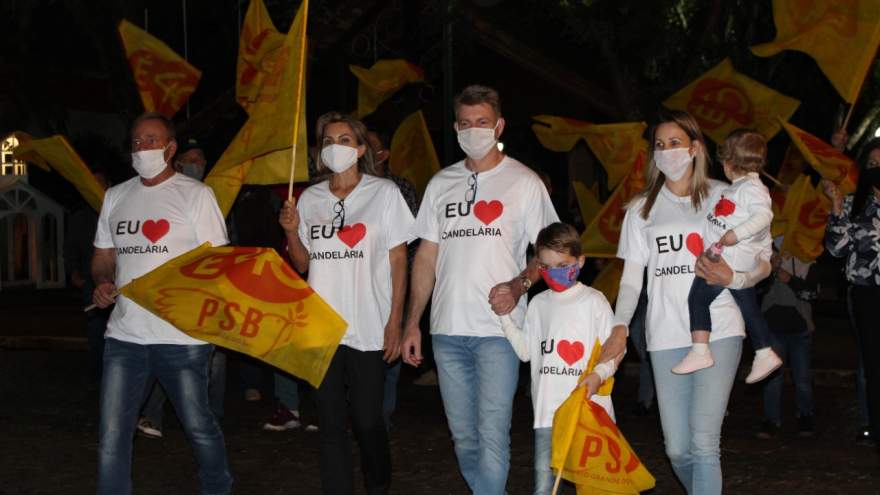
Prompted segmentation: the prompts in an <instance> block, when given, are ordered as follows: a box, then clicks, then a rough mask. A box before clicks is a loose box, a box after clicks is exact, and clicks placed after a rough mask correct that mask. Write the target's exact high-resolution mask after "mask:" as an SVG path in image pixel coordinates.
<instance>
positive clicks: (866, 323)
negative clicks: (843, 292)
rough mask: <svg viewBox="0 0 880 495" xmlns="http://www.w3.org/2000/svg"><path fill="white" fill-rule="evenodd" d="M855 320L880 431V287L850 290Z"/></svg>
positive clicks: (873, 413)
mask: <svg viewBox="0 0 880 495" xmlns="http://www.w3.org/2000/svg"><path fill="white" fill-rule="evenodd" d="M849 297H850V303H851V307H852V314H853V321H854V323H855V325H856V331H857V332H858V334H859V350H860V351H861V354H862V363H864V366H865V390H866V391H867V396H868V416H869V418H870V420H871V429H872V431H874V432H877V431H880V334H878V332H877V304H878V302H880V287H862V286H858V285H854V286H852V287H851V288H850V290H849Z"/></svg>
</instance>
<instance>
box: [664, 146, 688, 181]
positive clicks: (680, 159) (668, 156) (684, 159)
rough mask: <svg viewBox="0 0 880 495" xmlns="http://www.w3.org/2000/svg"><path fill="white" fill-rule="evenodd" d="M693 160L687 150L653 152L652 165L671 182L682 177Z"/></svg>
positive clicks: (675, 149) (676, 149)
mask: <svg viewBox="0 0 880 495" xmlns="http://www.w3.org/2000/svg"><path fill="white" fill-rule="evenodd" d="M693 159H694V157H692V156H691V152H690V150H688V149H687V148H674V149H671V150H660V151H654V164H655V165H657V168H659V169H660V171H661V172H663V175H665V176H666V178H667V179H669V180H671V181H672V182H675V181H677V180H678V179H681V178H682V177H684V174H685V173H686V172H687V170H688V167H689V166H690V164H691V162H693Z"/></svg>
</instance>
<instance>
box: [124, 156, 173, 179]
mask: <svg viewBox="0 0 880 495" xmlns="http://www.w3.org/2000/svg"><path fill="white" fill-rule="evenodd" d="M131 166H132V167H134V170H135V171H136V172H137V173H138V175H140V176H141V177H142V178H144V179H152V178H153V177H155V176H157V175H159V174H161V173H162V171H163V170H165V167H167V166H168V164H167V163H165V148H161V149H158V150H143V151H135V152H134V153H132V154H131Z"/></svg>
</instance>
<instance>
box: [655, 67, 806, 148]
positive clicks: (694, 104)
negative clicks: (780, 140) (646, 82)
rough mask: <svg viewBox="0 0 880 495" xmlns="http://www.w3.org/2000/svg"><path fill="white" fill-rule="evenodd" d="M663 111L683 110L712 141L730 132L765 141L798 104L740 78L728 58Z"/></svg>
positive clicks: (672, 99)
mask: <svg viewBox="0 0 880 495" xmlns="http://www.w3.org/2000/svg"><path fill="white" fill-rule="evenodd" d="M663 105H664V106H666V107H667V108H674V109H677V110H684V111H686V112H688V113H690V114H691V115H693V116H694V118H695V119H696V120H697V123H699V124H700V128H702V129H703V132H705V133H706V135H708V136H709V137H710V138H712V140H713V141H715V142H716V143H718V144H722V143H724V139H725V138H726V137H727V135H728V134H730V133H731V132H732V131H734V130H736V129H739V128H743V127H744V128H748V129H754V130H756V131H758V132H759V133H761V135H763V136H764V137H765V138H767V139H768V140H769V139H770V138H772V137H773V136H775V135H776V133H777V132H779V121H778V120H777V118H779V119H781V120H788V119H789V118H790V117H791V116H792V114H794V111H795V110H797V107H798V105H800V101H798V100H795V99H794V98H791V97H789V96H786V95H784V94H782V93H780V92H778V91H775V90H773V89H771V88H768V87H767V86H764V85H763V84H761V83H759V82H758V81H755V80H754V79H751V78H749V77H747V76H745V75H743V74H740V73H739V72H737V71H736V69H734V67H733V63H732V62H731V61H730V59H729V58H726V59H724V60H723V61H722V62H721V63H720V64H718V65H716V66H715V67H713V68H712V69H709V71H708V72H706V73H705V74H703V75H702V76H700V77H698V78H697V79H696V80H694V81H693V82H691V83H690V84H688V85H687V86H685V87H684V88H682V89H681V90H679V91H678V92H677V93H675V94H674V95H672V96H670V97H669V98H667V99H666V101H664V102H663Z"/></svg>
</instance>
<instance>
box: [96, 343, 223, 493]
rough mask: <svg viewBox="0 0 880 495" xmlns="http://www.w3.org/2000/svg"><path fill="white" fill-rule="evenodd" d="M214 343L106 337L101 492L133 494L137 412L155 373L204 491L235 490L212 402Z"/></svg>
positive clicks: (102, 392) (102, 405) (101, 437)
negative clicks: (141, 341) (186, 441)
mask: <svg viewBox="0 0 880 495" xmlns="http://www.w3.org/2000/svg"><path fill="white" fill-rule="evenodd" d="M213 350H214V346H212V345H165V344H161V345H160V344H157V345H140V344H133V343H130V342H123V341H121V340H116V339H107V340H106V343H105V344H104V373H103V375H102V378H101V420H100V424H99V433H98V493H99V494H113V495H119V494H123V495H125V494H130V493H131V491H132V483H131V457H132V455H131V453H132V440H133V438H134V430H135V425H136V424H137V419H138V412H139V411H140V406H141V402H142V400H143V397H144V389H145V388H146V386H147V381H148V379H149V378H150V377H151V376H155V377H156V378H158V380H159V383H160V384H161V385H162V387H163V388H164V389H165V391H166V392H167V393H168V398H169V399H171V404H172V405H173V406H174V410H175V411H176V412H177V417H178V418H179V419H180V423H181V424H182V425H183V429H184V431H185V432H186V436H187V438H188V439H189V443H190V445H191V446H192V449H193V453H194V454H195V457H196V462H197V463H198V466H199V480H200V482H201V493H203V494H226V493H230V492H231V491H232V475H231V474H230V473H229V464H228V462H227V459H226V448H225V446H224V441H223V432H222V431H220V426H219V425H218V424H217V420H216V418H214V414H213V413H212V412H211V407H210V405H209V403H208V368H209V366H210V358H211V352H212V351H213Z"/></svg>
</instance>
